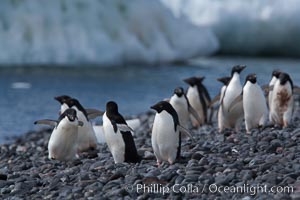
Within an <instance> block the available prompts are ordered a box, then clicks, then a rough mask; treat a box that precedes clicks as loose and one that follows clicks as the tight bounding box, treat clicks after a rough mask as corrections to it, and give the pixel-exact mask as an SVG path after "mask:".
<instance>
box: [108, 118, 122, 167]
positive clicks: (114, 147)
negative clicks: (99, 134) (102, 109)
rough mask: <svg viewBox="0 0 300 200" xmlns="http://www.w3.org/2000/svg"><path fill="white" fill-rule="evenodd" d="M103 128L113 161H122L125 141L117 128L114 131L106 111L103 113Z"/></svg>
mask: <svg viewBox="0 0 300 200" xmlns="http://www.w3.org/2000/svg"><path fill="white" fill-rule="evenodd" d="M103 130H104V135H105V140H106V143H107V145H108V148H109V150H110V152H111V154H112V156H113V158H114V161H115V163H122V162H124V161H125V143H124V140H123V137H122V135H121V133H120V131H119V130H118V131H117V133H115V131H114V129H113V126H112V124H111V122H110V120H109V119H108V117H107V116H106V113H104V115H103Z"/></svg>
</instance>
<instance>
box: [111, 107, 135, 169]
mask: <svg viewBox="0 0 300 200" xmlns="http://www.w3.org/2000/svg"><path fill="white" fill-rule="evenodd" d="M106 116H107V117H108V119H109V120H110V121H111V123H112V126H113V128H114V131H115V133H116V132H117V130H118V128H117V124H126V125H127V123H126V121H125V119H124V118H123V116H122V115H121V114H120V113H119V111H118V105H117V104H116V103H115V102H114V101H109V102H108V103H107V104H106ZM120 133H121V135H122V138H123V141H124V143H125V160H124V161H125V162H129V163H137V162H140V161H141V157H140V156H139V155H138V153H137V149H136V146H135V143H134V139H133V137H132V134H131V132H130V131H120Z"/></svg>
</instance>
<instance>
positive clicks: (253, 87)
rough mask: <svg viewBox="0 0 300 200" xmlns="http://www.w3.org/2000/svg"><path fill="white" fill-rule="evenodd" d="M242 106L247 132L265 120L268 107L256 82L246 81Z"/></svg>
mask: <svg viewBox="0 0 300 200" xmlns="http://www.w3.org/2000/svg"><path fill="white" fill-rule="evenodd" d="M243 108H244V114H245V124H246V130H247V132H250V130H251V129H252V128H257V127H258V126H259V125H262V126H264V125H265V123H266V121H267V116H268V108H267V104H266V101H265V97H264V94H263V91H262V90H261V88H260V87H259V86H258V85H257V84H251V83H249V82H247V83H246V85H245V87H244V89H243Z"/></svg>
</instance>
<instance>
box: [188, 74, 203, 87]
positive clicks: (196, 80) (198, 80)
mask: <svg viewBox="0 0 300 200" xmlns="http://www.w3.org/2000/svg"><path fill="white" fill-rule="evenodd" d="M204 79H205V76H202V77H196V76H193V77H190V78H187V79H184V80H183V81H184V82H186V83H187V84H189V85H190V86H192V87H193V86H195V85H198V84H201V83H202V81H203V80H204Z"/></svg>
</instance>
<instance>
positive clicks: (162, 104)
mask: <svg viewBox="0 0 300 200" xmlns="http://www.w3.org/2000/svg"><path fill="white" fill-rule="evenodd" d="M150 108H151V109H153V110H155V111H156V112H158V113H161V112H162V111H164V110H166V111H170V110H172V109H173V107H172V106H171V104H170V103H169V102H166V101H160V102H158V103H157V104H155V105H153V106H151V107H150Z"/></svg>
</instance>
